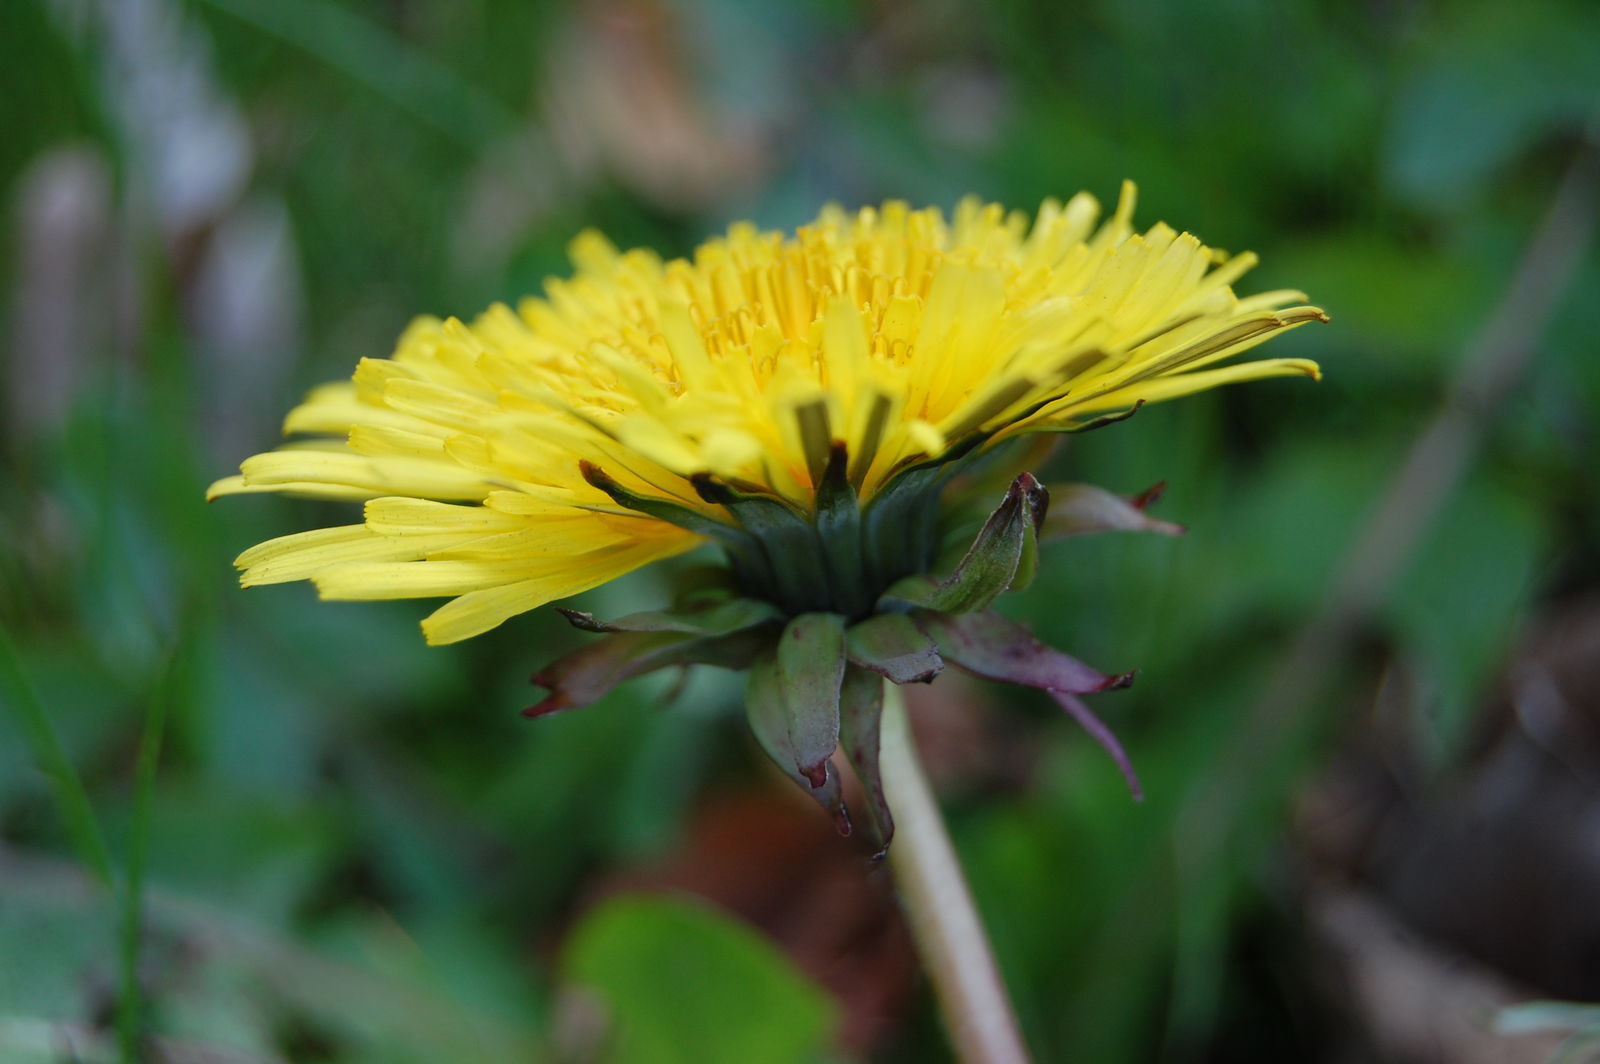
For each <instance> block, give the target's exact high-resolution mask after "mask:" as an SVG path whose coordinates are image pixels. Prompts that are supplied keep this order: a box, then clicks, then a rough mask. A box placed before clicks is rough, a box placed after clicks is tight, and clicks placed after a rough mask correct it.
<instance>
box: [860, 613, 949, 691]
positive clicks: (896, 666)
mask: <svg viewBox="0 0 1600 1064" xmlns="http://www.w3.org/2000/svg"><path fill="white" fill-rule="evenodd" d="M845 646H846V648H847V652H848V655H849V658H850V661H851V663H852V664H855V665H860V666H861V667H862V668H864V669H870V670H872V671H873V672H875V673H877V674H878V675H879V676H884V677H887V678H888V679H890V680H893V681H894V682H895V683H928V682H930V681H932V679H933V678H934V677H935V676H937V675H939V673H940V672H941V671H943V669H944V661H943V660H942V659H941V658H940V657H939V650H938V648H937V647H935V646H934V645H933V640H932V639H930V638H928V636H927V635H926V634H925V633H924V632H923V631H922V630H921V629H920V628H918V627H917V626H916V625H915V624H913V623H912V622H911V618H909V617H907V616H906V615H905V614H903V613H880V614H878V615H877V616H876V617H869V618H867V619H866V620H864V621H862V622H861V623H860V624H855V625H852V626H851V627H850V630H849V631H848V632H846V633H845Z"/></svg>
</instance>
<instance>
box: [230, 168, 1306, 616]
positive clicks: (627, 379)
mask: <svg viewBox="0 0 1600 1064" xmlns="http://www.w3.org/2000/svg"><path fill="white" fill-rule="evenodd" d="M1133 200H1134V197H1133V188H1132V186H1131V185H1125V186H1124V188H1123V192H1122V196H1121V199H1120V201H1119V203H1118V206H1117V209H1116V211H1115V212H1114V213H1113V215H1112V216H1111V217H1110V218H1109V219H1107V220H1106V221H1104V222H1103V223H1100V224H1098V225H1097V224H1096V222H1097V218H1098V216H1099V205H1098V204H1097V203H1096V201H1095V200H1094V198H1093V197H1091V196H1089V195H1087V194H1083V193H1080V194H1079V195H1077V196H1075V197H1073V198H1072V199H1071V200H1070V201H1068V202H1067V203H1065V204H1060V203H1057V202H1055V201H1047V202H1046V203H1045V204H1044V205H1043V206H1042V207H1041V208H1040V210H1039V212H1038V214H1037V215H1036V216H1035V217H1034V218H1033V219H1032V220H1031V223H1030V220H1029V219H1028V218H1027V217H1026V216H1024V215H1023V214H1021V213H1018V212H1009V213H1008V212H1006V211H1005V210H1003V209H1002V208H1001V207H999V206H997V205H994V204H982V203H980V202H978V201H977V200H967V201H963V202H962V203H961V204H960V205H959V206H958V207H957V208H956V210H955V212H954V214H953V215H952V216H951V217H949V218H946V217H945V216H944V215H943V214H942V213H941V212H939V211H938V210H935V209H924V210H912V209H911V208H909V207H908V206H906V205H905V204H903V203H898V202H889V203H885V204H884V205H883V206H882V207H879V208H865V209H863V210H860V211H858V212H855V213H853V214H852V213H846V212H845V211H843V210H841V209H839V208H837V207H828V208H826V209H824V210H823V212H822V213H821V215H820V216H819V217H818V218H817V219H816V221H815V222H813V223H812V224H810V225H808V226H804V227H802V228H801V229H800V230H799V231H798V232H797V233H796V234H794V235H793V236H784V235H782V234H778V233H770V232H761V231H758V230H757V229H755V228H754V227H752V226H749V225H742V224H741V225H736V226H734V227H733V228H732V229H730V230H729V232H728V233H727V235H726V236H724V237H721V238H718V239H715V240H711V241H709V242H707V243H706V244H704V245H702V246H701V247H700V248H699V249H698V250H697V251H696V252H695V254H694V257H693V258H692V259H689V260H684V259H680V260H674V261H671V262H663V261H662V260H661V259H660V258H659V257H658V256H656V255H655V254H653V253H651V252H649V251H641V250H635V251H628V252H619V251H618V250H617V249H616V248H614V247H613V246H612V245H611V244H610V243H608V242H607V241H606V240H605V238H604V237H602V236H600V235H599V234H597V233H592V232H591V233H585V234H583V235H582V236H580V237H578V239H577V240H575V241H574V242H573V245H572V248H571V254H572V260H573V263H574V266H575V268H576V269H575V273H574V274H573V275H572V276H571V277H570V278H568V279H565V280H551V281H548V282H547V283H546V286H545V295H544V296H543V298H529V299H526V300H524V301H523V302H522V304H521V305H520V306H519V307H517V308H516V309H515V310H512V309H511V308H508V307H505V306H496V307H493V308H491V309H490V310H489V311H487V312H486V313H485V314H483V315H482V316H481V317H480V318H478V320H477V321H475V322H474V323H472V324H471V325H466V324H464V323H462V322H460V321H456V320H453V319H452V320H449V321H439V320H436V319H431V318H423V319H419V320H418V321H416V322H415V323H414V324H413V325H412V326H411V327H410V328H409V329H408V330H407V331H406V332H405V334H404V335H403V336H402V337H401V339H400V343H399V345H398V348H397V350H396V351H395V353H394V355H393V357H392V358H389V359H365V360H363V361H362V362H361V364H360V365H359V366H358V368H357V369H356V372H355V374H354V375H353V377H352V379H351V380H350V381H348V382H344V383H339V384H330V385H325V386H323V387H321V388H318V389H316V390H315V391H313V392H312V393H311V394H310V395H309V396H308V397H307V399H306V401H305V402H304V403H303V404H302V405H301V406H299V407H298V408H296V409H295V410H294V411H293V412H291V413H290V415H289V417H288V419H287V421H286V423H285V430H286V431H287V432H290V433H295V434H308V435H309V436H310V437H311V439H310V440H301V441H298V442H297V443H293V444H290V445H287V446H286V447H285V448H284V449H280V450H278V451H274V452H271V453H269V454H262V455H256V456H255V457H253V458H250V459H247V460H246V461H245V462H244V464H243V466H242V467H241V470H240V474H239V475H238V476H235V477H229V478H227V479H224V480H222V481H219V482H218V483H217V484H216V485H214V486H213V488H212V495H214V496H215V495H223V494H234V493H241V492H260V491H277V492H288V493H294V494H302V495H313V496H318V497H327V498H338V499H351V500H367V504H366V515H365V516H366V521H365V523H364V524H361V525H352V526H349V527H346V528H336V529H324V530H320V531H315V532H307V533H301V534H299V535H295V536H286V537H283V538H282V539H278V540H273V541H271V542H269V543H264V544H262V545H261V546H258V547H255V548H252V549H251V550H249V551H246V552H245V553H244V554H243V555H241V556H240V558H239V565H240V567H241V568H243V569H244V570H245V572H244V577H243V579H244V582H245V583H246V584H247V585H248V584H256V583H272V582H277V581H283V580H299V579H311V580H313V581H314V582H315V583H316V585H317V587H318V588H319V590H320V591H321V593H322V594H323V595H324V596H326V597H330V598H400V597H412V596H431V595H437V596H452V597H453V600H452V601H451V602H450V603H448V604H447V605H446V606H444V607H443V608H442V609H440V610H438V611H437V612H436V613H435V614H433V616H432V617H430V618H429V619H428V620H427V621H426V622H424V630H425V632H426V634H427V636H428V639H429V641H430V642H436V643H440V642H450V641H453V640H456V639H461V638H465V637H466V636H469V635H473V634H476V633H478V632H480V631H483V630H485V629H487V628H490V627H493V626H494V625H496V624H499V623H500V622H501V621H503V620H505V619H506V618H507V617H509V616H512V615H514V614H516V613H519V612H522V611H524V610H527V609H531V608H533V607H535V606H538V605H541V604H542V603H544V602H548V601H550V600H552V599H555V598H559V597H562V596H565V595H570V594H574V593H576V592H578V591H581V590H584V589H586V588H589V587H593V586H595V585H596V584H599V583H603V582H605V581H606V580H609V579H611V578H612V577H615V576H617V575H620V574H621V573H623V572H626V571H627V570H629V569H632V568H636V567H637V566H640V565H643V564H645V563H647V562H649V561H652V560H654V559H656V558H660V557H664V556H667V555H670V554H674V553H678V552H680V551H683V550H687V549H689V548H690V547H693V546H694V545H696V544H697V543H698V542H700V541H701V540H700V537H699V536H698V535H696V534H695V533H693V532H689V531H686V530H685V529H683V528H680V527H678V526H677V525H673V524H667V523H665V522H662V521H658V520H655V519H652V518H649V517H646V516H644V515H642V514H640V513H638V512H635V511H633V510H628V509H624V508H622V507H620V506H619V505H618V504H617V503H616V502H615V501H614V500H613V496H612V495H609V494H607V493H606V492H603V491H601V490H600V489H598V488H596V487H594V486H592V485H591V484H590V483H589V481H588V480H586V478H585V476H584V473H583V472H582V469H583V464H584V463H587V464H588V465H589V466H590V467H591V468H599V469H602V470H604V472H605V474H606V476H607V477H609V478H611V480H612V481H614V482H615V484H616V485H618V486H620V488H621V489H623V490H625V491H626V492H628V493H631V494H632V495H637V496H643V497H646V498H650V499H656V500H665V501H668V502H671V503H673V504H675V505H677V506H680V507H684V508H686V509H689V510H692V511H696V512H698V513H700V514H702V515H703V516H704V517H706V518H709V519H711V520H716V521H727V520H729V516H728V513H727V511H725V510H724V509H723V507H721V506H719V505H716V504H713V503H710V502H707V501H705V499H704V498H702V495H701V493H700V492H697V491H696V490H695V485H694V483H693V482H692V480H691V478H696V477H698V476H702V475H707V474H709V475H711V476H713V477H715V478H717V479H718V480H721V481H724V482H727V483H733V484H739V485H743V486H745V488H746V490H760V491H765V492H768V493H771V494H773V495H776V496H779V497H781V498H782V499H785V500H787V501H788V502H789V503H791V504H793V506H795V507H796V508H799V509H800V510H802V511H808V510H809V509H810V508H811V507H812V505H813V503H814V498H815V490H816V485H817V482H818V479H819V477H820V476H821V473H822V471H823V468H824V466H825V464H826V462H827V460H828V456H829V454H830V453H831V452H832V451H833V450H834V449H835V448H836V447H837V445H840V444H842V445H843V447H844V449H845V453H847V454H848V456H849V460H848V477H849V480H850V482H851V484H852V486H853V487H854V489H855V491H856V493H857V495H858V497H859V498H860V500H861V501H862V503H863V504H865V503H867V502H869V501H870V500H871V498H872V497H873V495H874V494H875V493H876V492H878V491H880V490H881V489H882V488H883V487H884V486H885V484H887V483H888V482H889V481H890V480H891V479H892V478H893V477H894V475H895V474H896V473H897V472H898V471H900V470H902V469H904V468H906V467H907V466H908V465H911V464H914V463H918V462H923V461H927V460H930V459H931V460H935V461H937V460H938V459H939V458H940V457H941V455H942V454H943V453H945V452H946V451H947V450H952V451H953V450H955V449H958V448H959V449H961V450H965V451H970V450H971V449H972V447H973V446H979V447H987V446H992V445H994V444H996V443H998V442H1000V441H1002V440H1005V439H1008V438H1011V437H1013V436H1016V435H1018V434H1022V433H1029V432H1049V431H1069V430H1071V429H1073V428H1075V427H1079V426H1081V425H1083V424H1085V423H1088V422H1090V421H1092V420H1094V419H1096V418H1099V417H1103V416H1105V415H1108V414H1115V413H1119V412H1122V411H1125V410H1128V409H1131V408H1133V407H1134V406H1136V405H1138V404H1139V403H1141V402H1156V401H1160V400H1163V399H1170V398H1175V397H1178V396H1182V395H1187V394H1190V393H1192V392H1197V391H1202V390H1205V389H1208V388H1213V387H1217V386H1219V385H1222V384H1228V383H1233V382H1236V381H1243V380H1252V379H1257V378H1264V377H1274V376H1284V375H1305V376H1310V377H1316V376H1317V373H1318V370H1317V366H1316V365H1315V363H1312V362H1308V361H1305V360H1303V359H1287V358H1279V359H1266V360H1261V361H1253V362H1243V363H1238V362H1233V363H1230V364H1226V365H1224V364H1223V363H1228V362H1229V360H1231V359H1233V358H1235V357H1236V356H1238V355H1240V354H1242V353H1244V352H1245V351H1247V350H1249V349H1251V348H1253V347H1255V346H1256V345H1257V344H1260V343H1262V342H1263V341H1265V340H1267V339H1270V338H1271V337H1272V336H1274V335H1276V334H1278V333H1281V332H1285V331H1287V330H1290V329H1293V328H1296V327H1298V326H1300V325H1303V324H1305V323H1307V322H1311V321H1325V320H1327V319H1326V316H1325V315H1324V314H1323V313H1322V311H1320V310H1318V309H1317V308H1315V307H1310V306H1305V305H1303V301H1304V298H1305V297H1304V296H1303V295H1302V294H1301V293H1299V292H1293V291H1277V292H1268V293H1263V294H1261V295H1256V296H1251V297H1247V298H1244V299H1240V298H1238V297H1236V296H1235V295H1234V293H1233V290H1232V287H1231V285H1232V284H1233V282H1234V281H1236V280H1237V279H1238V277H1239V276H1240V275H1241V274H1243V273H1244V272H1245V271H1246V270H1247V269H1249V268H1250V267H1251V266H1252V265H1253V264H1254V262H1255V259H1254V256H1252V255H1249V254H1244V255H1237V256H1234V257H1232V258H1227V257H1224V256H1221V255H1219V254H1218V253H1216V252H1214V251H1213V250H1211V249H1210V248H1207V247H1206V246H1205V245H1204V244H1202V243H1201V242H1200V241H1199V240H1197V239H1196V238H1195V237H1193V236H1191V235H1189V234H1187V233H1178V232H1176V231H1174V230H1172V229H1171V228H1169V227H1167V226H1165V225H1159V224H1158V225H1156V226H1155V227H1153V228H1151V229H1149V230H1147V231H1145V232H1143V233H1137V232H1135V231H1134V230H1133V227H1132V223H1131V216H1132V212H1133Z"/></svg>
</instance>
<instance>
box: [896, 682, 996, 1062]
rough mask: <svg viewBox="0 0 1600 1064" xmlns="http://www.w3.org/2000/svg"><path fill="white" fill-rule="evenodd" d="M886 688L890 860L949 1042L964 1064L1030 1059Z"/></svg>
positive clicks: (901, 713) (901, 716) (900, 713)
mask: <svg viewBox="0 0 1600 1064" xmlns="http://www.w3.org/2000/svg"><path fill="white" fill-rule="evenodd" d="M884 687H885V690H884V699H883V722H882V725H881V734H880V736H879V750H880V752H879V759H880V762H881V765H880V771H881V772H882V775H883V789H884V794H885V796H886V797H887V798H888V801H889V808H890V809H892V810H893V811H894V820H895V834H894V844H893V845H892V846H890V847H889V865H890V867H891V868H892V869H893V871H894V878H895V882H896V884H897V885H898V886H899V888H900V903H901V905H902V906H903V907H904V909H905V913H906V920H907V922H908V923H909V924H910V925H911V934H912V937H913V938H915V939H916V943H917V951H918V952H919V953H921V954H922V962H923V965H924V966H925V967H926V969H927V971H928V976H929V978H930V979H931V980H932V982H933V990H934V995H935V996H936V997H937V998H938V1001H939V1008H940V1011H941V1012H943V1013H944V1018H945V1025H946V1026H947V1027H948V1028H949V1032H950V1040H951V1042H952V1043H953V1044H954V1046H955V1050H956V1055H957V1056H958V1057H959V1058H960V1059H961V1060H962V1061H963V1062H964V1064H1027V1060H1028V1051H1027V1049H1026V1048H1025V1047H1024V1045H1023V1043H1022V1034H1021V1032H1020V1030H1019V1029H1018V1027H1017V1019H1016V1014H1015V1013H1014V1012H1013V1011H1012V1008H1011V1001H1010V999H1009V998H1008V997H1007V996H1006V991H1005V984H1004V983H1002V982H1001V980H1000V972H999V970H998V969H997V968H996V967H995V963H994V953H993V951H992V950H991V949H990V948H989V940H988V938H987V937H986V936H985V935H984V931H983V923H982V922H981V921H980V920H979V918H978V911H977V908H976V907H975V906H974V905H973V903H972V892H971V891H970V890H968V889H967V881H966V877H965V876H964V875H962V873H961V864H960V862H959V861H957V859H956V853H955V848H954V847H953V846H952V845H951V844H950V836H949V834H948V833H947V832H946V831H945V827H944V820H943V818H942V817H940V815H939V805H938V802H937V801H936V800H935V799H934V796H933V791H932V790H931V789H930V788H929V786H928V781H927V778H926V777H925V776H924V775H923V773H922V765H921V763H920V762H919V761H918V759H917V751H916V746H915V744H914V743H913V741H912V738H911V728H910V725H909V723H908V722H907V720H906V712H905V703H904V702H903V701H902V699H901V696H900V689H899V688H898V687H896V686H895V685H894V684H892V683H891V684H885V685H884Z"/></svg>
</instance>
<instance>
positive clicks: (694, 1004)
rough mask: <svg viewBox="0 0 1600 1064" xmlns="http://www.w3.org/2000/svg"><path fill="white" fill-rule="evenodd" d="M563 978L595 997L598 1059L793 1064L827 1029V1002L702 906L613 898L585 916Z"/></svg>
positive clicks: (811, 1054)
mask: <svg viewBox="0 0 1600 1064" xmlns="http://www.w3.org/2000/svg"><path fill="white" fill-rule="evenodd" d="M563 967H564V970H565V974H566V977H567V978H568V979H569V980H570V981H571V982H573V983H575V984H578V985H580V986H583V987H585V988H587V989H589V990H591V991H593V992H594V993H595V994H597V995H599V997H600V998H601V1000H602V1002H603V1007H604V1009H605V1013H606V1019H607V1021H608V1025H609V1028H608V1032H607V1045H606V1050H605V1052H604V1053H603V1055H602V1059H605V1060H612V1061H640V1062H649V1064H749V1062H751V1061H762V1062H763V1064H803V1062H806V1061H810V1060H814V1059H816V1057H817V1055H818V1054H819V1053H820V1052H821V1051H822V1050H823V1048H824V1046H825V1042H826V1039H827V1037H828V1033H829V1031H830V1029H831V1028H832V1027H833V1025H834V1023H835V1020H836V1007H835V1005H834V1003H833V1001H832V1000H831V999H830V998H829V997H828V995H827V994H826V993H825V992H823V991H822V990H821V989H820V988H818V987H817V986H816V985H815V984H813V983H812V982H811V981H810V980H808V979H807V978H806V977H805V976H804V975H803V974H802V973H800V972H799V971H797V970H796V969H795V968H794V966H793V965H792V964H790V962H789V961H788V959H787V958H785V957H784V956H783V955H782V954H781V953H779V952H778V951H777V950H776V949H774V948H773V947H772V945H771V944H770V943H768V942H767V941H765V940H764V939H763V938H761V936H759V935H758V934H756V933H755V932H754V931H752V930H750V929H749V928H748V927H745V926H744V925H743V924H740V923H739V922H737V921H735V920H733V919H731V918H729V917H727V916H724V915H722V914H721V913H719V912H717V911H716V910H714V909H712V908H710V907H709V906H706V905H704V904H698V903H695V902H690V901H686V900H679V899H666V898H650V897H642V896H631V897H630V896H622V897H617V898H613V899H611V900H609V901H607V902H605V903H603V904H602V905H600V906H599V907H598V908H596V909H595V910H593V911H592V912H590V913H589V914H588V915H587V916H586V917H585V919H584V920H583V922H582V923H581V924H580V925H579V926H578V928H577V930H576V931H575V932H574V933H573V935H572V937H571V938H570V939H569V941H568V943H567V948H566V953H565V958H564V965H563Z"/></svg>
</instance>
